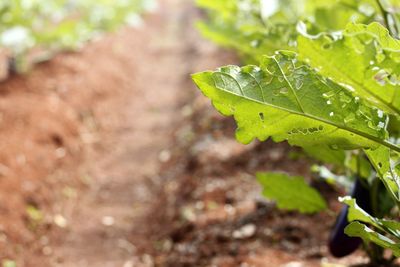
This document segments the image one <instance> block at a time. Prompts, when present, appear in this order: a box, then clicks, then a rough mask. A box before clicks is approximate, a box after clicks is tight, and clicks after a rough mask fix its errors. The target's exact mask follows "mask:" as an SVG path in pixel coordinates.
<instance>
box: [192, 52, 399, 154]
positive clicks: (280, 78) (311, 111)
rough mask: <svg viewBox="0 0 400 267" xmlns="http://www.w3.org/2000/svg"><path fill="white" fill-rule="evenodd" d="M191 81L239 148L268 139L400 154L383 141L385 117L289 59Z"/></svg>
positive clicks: (266, 61) (286, 54) (221, 71)
mask: <svg viewBox="0 0 400 267" xmlns="http://www.w3.org/2000/svg"><path fill="white" fill-rule="evenodd" d="M193 80H194V82H195V83H196V84H197V86H198V87H199V88H200V89H201V91H202V92H203V93H204V94H205V95H206V96H208V97H209V98H210V99H211V100H212V102H213V104H214V106H215V107H216V108H217V110H219V111H220V112H221V113H222V114H224V115H226V116H230V115H233V116H234V118H235V120H236V122H237V125H238V129H237V131H236V137H237V139H238V140H239V141H240V142H242V143H249V142H251V141H252V140H253V139H254V138H258V139H260V140H261V141H263V140H266V139H267V138H269V137H272V138H273V140H274V141H276V142H280V141H284V140H288V141H289V143H290V144H292V145H297V146H302V147H304V146H311V145H324V146H330V147H332V148H343V149H354V148H372V149H374V148H377V147H378V146H379V145H383V146H386V147H390V148H393V149H394V150H397V151H400V148H399V147H397V146H396V145H394V144H392V143H390V142H389V141H387V140H386V138H387V132H386V126H387V116H386V114H384V113H383V112H382V111H381V110H379V109H377V108H374V107H370V106H369V105H368V104H367V103H365V102H363V101H362V100H361V99H359V98H358V97H354V96H353V95H352V94H351V93H350V92H349V91H348V90H346V89H345V88H344V87H342V86H341V85H339V84H338V83H335V82H333V81H332V80H330V79H327V78H324V77H323V76H321V75H319V74H318V73H317V72H316V71H315V70H313V69H311V68H310V67H308V66H307V65H305V64H304V63H302V62H299V61H297V59H296V54H295V53H292V52H287V51H286V52H280V53H277V54H276V55H274V56H272V57H264V58H263V60H262V62H261V66H260V67H258V66H246V67H242V68H240V67H237V66H227V67H222V68H220V69H218V70H217V71H214V72H213V71H207V72H202V73H197V74H194V75H193Z"/></svg>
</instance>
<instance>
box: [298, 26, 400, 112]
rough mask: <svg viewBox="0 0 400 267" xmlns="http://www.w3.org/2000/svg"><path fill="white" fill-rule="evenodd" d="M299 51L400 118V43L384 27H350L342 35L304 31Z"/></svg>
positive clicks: (339, 80)
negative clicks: (309, 33)
mask: <svg viewBox="0 0 400 267" xmlns="http://www.w3.org/2000/svg"><path fill="white" fill-rule="evenodd" d="M298 50H299V58H300V59H302V60H304V61H307V62H308V64H310V66H312V67H314V68H317V69H318V70H319V72H320V73H321V75H324V76H326V77H330V78H331V79H332V80H334V81H335V82H337V83H343V84H346V88H348V89H349V90H351V91H353V90H354V91H355V92H356V94H357V95H359V96H360V97H362V98H366V99H368V100H370V101H372V102H373V103H374V104H375V105H376V106H377V107H379V108H381V109H383V110H385V111H387V112H390V113H392V114H395V115H400V64H399V63H400V41H398V40H396V39H394V38H393V37H391V36H390V35H389V32H388V30H387V29H386V28H384V27H383V26H381V25H380V24H378V23H372V24H369V25H362V24H349V25H348V26H347V28H346V30H345V31H344V32H343V34H342V35H341V34H339V35H338V34H337V33H335V34H327V33H323V34H319V35H317V36H310V35H308V34H307V33H304V32H303V34H302V35H301V36H299V38H298Z"/></svg>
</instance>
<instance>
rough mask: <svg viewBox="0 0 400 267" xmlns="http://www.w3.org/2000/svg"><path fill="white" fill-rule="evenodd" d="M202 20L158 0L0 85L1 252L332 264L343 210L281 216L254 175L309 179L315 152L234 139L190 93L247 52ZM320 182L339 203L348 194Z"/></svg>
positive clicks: (39, 261) (226, 124)
mask: <svg viewBox="0 0 400 267" xmlns="http://www.w3.org/2000/svg"><path fill="white" fill-rule="evenodd" d="M196 17H198V11H197V10H196V9H195V8H194V7H193V3H192V2H191V1H184V0H164V1H161V4H160V8H159V10H158V11H157V12H156V13H155V14H153V15H148V16H146V18H145V25H144V26H143V27H142V28H140V29H123V30H121V31H119V32H117V33H115V34H111V35H109V36H106V37H105V38H103V39H102V40H99V41H96V42H93V43H91V44H88V46H87V47H86V48H85V49H83V51H81V52H79V53H70V54H62V55H59V56H58V57H56V58H55V59H53V60H52V61H50V62H48V63H45V64H42V65H40V66H37V67H36V68H35V69H34V70H33V71H32V72H30V73H29V74H28V75H26V76H25V77H21V76H18V77H11V79H9V80H7V81H6V82H4V83H2V84H1V85H0V126H1V128H0V147H1V148H2V153H1V155H0V210H1V211H2V215H3V216H2V219H1V221H0V222H1V223H0V259H1V260H3V261H4V260H6V259H10V260H15V261H16V262H17V264H18V267H20V266H43V267H45V266H74V267H76V266H78V267H81V266H82V267H83V266H90V267H97V266H99V267H100V266H101V267H103V266H110V267H114V266H123V267H129V266H138V267H140V266H145V267H147V266H174V267H178V266H221V267H224V266H226V267H230V266H260V267H261V266H272V267H273V266H277V267H278V266H319V265H320V263H321V262H323V261H334V260H333V259H331V258H330V257H329V255H328V253H327V249H326V245H325V244H326V239H327V236H328V234H329V228H330V226H331V224H332V223H333V221H334V219H335V218H334V216H333V215H330V213H322V214H319V215H313V216H305V215H298V214H295V213H288V212H279V211H277V210H276V209H275V207H274V206H273V204H271V203H269V202H266V201H265V200H263V199H262V198H261V197H260V188H259V186H258V185H257V183H256V182H255V179H254V173H255V172H257V171H259V170H263V171H265V170H279V171H286V172H289V173H293V174H302V175H305V176H307V177H309V178H311V177H312V174H310V172H309V166H310V162H309V160H308V159H307V158H306V157H304V156H303V155H302V154H301V153H300V152H299V151H294V150H290V148H289V147H288V146H287V145H282V144H281V145H277V144H273V143H272V142H266V143H263V144H259V143H254V144H252V145H249V146H243V145H240V144H238V143H236V141H235V140H234V138H233V136H234V124H233V122H232V120H231V119H223V118H222V117H221V116H220V115H218V114H217V113H216V112H215V111H214V110H213V109H212V108H211V107H210V104H209V103H208V101H207V99H205V98H204V97H203V96H201V95H200V94H199V93H198V92H197V90H195V89H194V86H193V84H192V83H191V81H190V76H189V74H190V73H193V72H196V71H200V70H204V69H212V68H215V67H216V66H219V65H223V64H229V63H235V62H237V59H236V58H235V57H234V56H232V55H231V54H230V53H227V52H223V51H221V50H220V49H218V48H216V47H215V46H214V45H212V44H210V43H209V42H207V41H204V40H202V39H201V38H200V37H199V36H198V34H197V33H196V31H195V30H194V29H193V25H192V24H193V22H194V21H195V19H196ZM293 151H294V152H293ZM293 158H295V160H293ZM316 186H319V187H320V188H321V189H322V190H323V192H325V195H326V197H327V198H328V199H330V203H331V208H332V209H333V210H337V209H338V204H337V203H336V201H335V199H336V197H337V195H338V194H339V193H338V192H335V191H334V190H333V189H331V188H329V187H327V186H326V185H324V184H321V183H316ZM363 261H365V260H364V259H363V258H362V257H361V256H359V255H356V256H353V257H351V258H350V260H349V259H347V260H345V261H343V262H346V263H348V262H356V263H361V262H363ZM336 262H337V261H336ZM288 264H291V265H288ZM296 264H297V265H296Z"/></svg>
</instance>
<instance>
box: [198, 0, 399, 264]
mask: <svg viewBox="0 0 400 267" xmlns="http://www.w3.org/2000/svg"><path fill="white" fill-rule="evenodd" d="M198 3H199V5H200V6H201V7H203V8H206V9H207V10H208V15H209V16H208V17H209V19H208V21H207V22H201V23H199V28H200V30H201V31H202V32H203V34H204V35H205V36H207V37H209V38H211V39H212V40H214V41H215V42H217V43H219V44H221V45H223V46H226V47H230V48H234V49H236V50H237V51H238V52H239V53H240V54H241V55H242V56H243V59H244V60H245V61H246V62H250V63H254V62H257V61H258V62H259V63H258V64H257V65H247V66H244V67H238V66H225V67H221V68H219V69H217V70H216V71H206V72H202V73H197V74H194V75H193V76H192V78H193V80H194V82H195V83H196V84H197V86H198V87H199V88H200V89H201V91H202V92H203V93H204V94H205V95H206V96H207V97H209V98H210V99H211V101H212V103H213V105H214V107H215V108H216V109H217V110H218V111H219V112H221V113H222V114H223V115H226V116H233V117H234V118H235V120H236V122H237V125H238V128H237V131H236V138H237V139H238V140H239V141H240V142H242V143H250V142H251V141H252V140H254V139H259V140H261V141H264V140H266V139H268V138H272V139H273V140H274V141H275V142H282V141H288V142H289V144H291V145H294V146H299V147H302V148H303V149H304V151H305V152H306V153H307V154H308V155H310V156H313V157H314V158H316V159H317V160H319V161H320V162H325V163H330V165H331V166H333V167H332V168H331V170H330V171H328V172H329V174H330V176H331V177H343V176H345V177H347V178H346V179H348V180H355V179H356V178H358V179H361V182H362V184H363V185H364V186H365V187H366V188H368V190H369V192H370V199H369V200H370V203H371V209H370V213H371V214H369V213H367V212H366V211H365V210H363V209H362V208H361V207H360V206H358V205H357V204H356V202H357V203H358V202H361V201H362V199H353V198H351V197H345V198H342V199H341V201H342V202H344V203H345V204H346V205H348V206H349V211H348V220H349V222H351V223H350V224H349V225H348V226H347V227H346V229H345V232H346V234H348V235H349V236H356V237H360V238H362V240H363V241H364V244H365V246H364V247H365V248H366V250H367V252H368V254H369V256H370V257H371V259H372V261H374V262H388V261H389V262H390V261H391V260H392V259H394V258H395V257H398V256H400V223H399V222H398V221H396V220H390V219H388V218H396V216H398V213H399V207H400V205H399V204H400V176H399V175H400V164H399V159H400V146H399V143H400V142H399V130H400V128H399V118H400V93H399V91H400V68H399V66H400V64H399V63H400V41H398V40H397V36H398V30H399V27H398V25H399V22H398V19H399V13H397V12H396V11H397V10H399V8H400V1H397V0H393V1H372V0H337V1H330V2H329V3H327V1H311V0H310V1H305V0H304V1H290V0H285V1H256V0H229V1H225V0H224V1H222V0H220V1H217V0H200V1H198ZM223 3H224V4H223ZM265 5H269V8H270V9H268V8H267V7H268V6H265ZM271 6H272V8H271ZM317 169H318V170H325V172H324V173H325V174H326V170H327V169H326V168H324V167H320V168H317ZM331 171H333V172H336V173H337V174H340V176H337V175H331V174H332V173H331ZM324 173H322V172H321V175H322V176H324ZM258 177H259V180H260V181H261V183H262V185H263V186H264V188H265V192H266V194H265V195H266V197H268V198H270V199H274V200H275V201H276V202H277V204H278V206H279V207H280V208H288V209H296V210H299V211H301V212H315V211H318V210H322V209H324V208H325V207H326V205H324V201H323V200H322V198H321V197H320V196H318V197H316V194H317V193H316V192H315V191H314V190H311V189H307V190H306V189H304V190H302V192H304V194H307V197H306V196H303V197H299V191H297V190H293V189H292V188H291V187H293V186H296V187H300V186H299V184H298V183H299V180H298V179H299V178H298V177H296V178H291V177H288V176H285V175H279V174H271V173H268V174H259V175H258ZM268 177H269V178H268ZM277 177H278V178H279V179H277ZM346 179H345V180H346ZM337 181H338V182H341V181H342V182H343V179H342V180H341V179H338V180H337ZM345 183H346V182H345ZM346 184H348V183H346ZM381 184H383V185H384V186H383V188H384V190H382V189H381V186H380V185H381ZM277 186H280V187H284V188H285V197H284V198H282V197H280V196H279V194H276V191H274V190H271V188H272V187H277ZM304 186H305V184H304V183H303V184H302V185H301V188H304ZM271 192H272V193H271ZM311 196H313V197H311ZM288 197H291V198H292V200H293V201H296V205H294V206H293V203H291V202H290V201H287V200H288ZM310 207H311V208H310ZM383 249H390V250H391V251H392V253H393V258H390V259H385V258H384V257H383Z"/></svg>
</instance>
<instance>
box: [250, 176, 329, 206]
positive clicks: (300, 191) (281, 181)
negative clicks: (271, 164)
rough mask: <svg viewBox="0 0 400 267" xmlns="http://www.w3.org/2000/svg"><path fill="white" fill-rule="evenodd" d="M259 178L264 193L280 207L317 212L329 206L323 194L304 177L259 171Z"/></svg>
mask: <svg viewBox="0 0 400 267" xmlns="http://www.w3.org/2000/svg"><path fill="white" fill-rule="evenodd" d="M257 180H258V181H259V182H260V184H261V185H262V186H263V195H264V196H265V197H266V198H268V199H271V200H274V201H276V204H277V206H278V207H279V208H280V209H285V210H296V211H300V212H302V213H315V212H318V211H321V210H324V209H326V207H327V205H326V202H325V200H324V199H323V198H322V196H321V195H320V194H319V193H318V191H317V190H315V189H314V188H312V187H310V186H309V185H308V184H307V183H306V182H305V181H304V178H303V177H300V176H293V177H290V176H288V175H286V174H283V173H258V174H257Z"/></svg>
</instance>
